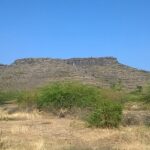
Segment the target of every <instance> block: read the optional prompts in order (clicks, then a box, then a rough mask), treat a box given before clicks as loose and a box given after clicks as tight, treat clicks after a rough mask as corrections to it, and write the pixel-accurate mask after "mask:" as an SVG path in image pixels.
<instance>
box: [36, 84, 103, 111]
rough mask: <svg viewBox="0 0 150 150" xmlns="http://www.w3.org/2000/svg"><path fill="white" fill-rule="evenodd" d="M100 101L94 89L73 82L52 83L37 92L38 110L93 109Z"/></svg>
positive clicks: (96, 89)
mask: <svg viewBox="0 0 150 150" xmlns="http://www.w3.org/2000/svg"><path fill="white" fill-rule="evenodd" d="M101 100H102V98H101V95H100V91H99V89H98V88H96V87H92V86H89V85H83V84H80V83H75V82H61V83H60V82H57V83H52V84H50V85H48V86H46V87H44V88H42V89H41V90H40V92H39V97H38V101H37V105H38V107H39V108H55V109H60V108H67V109H71V108H73V107H80V108H88V107H89V108H93V107H95V106H96V105H97V104H98V103H99V102H100V101H101Z"/></svg>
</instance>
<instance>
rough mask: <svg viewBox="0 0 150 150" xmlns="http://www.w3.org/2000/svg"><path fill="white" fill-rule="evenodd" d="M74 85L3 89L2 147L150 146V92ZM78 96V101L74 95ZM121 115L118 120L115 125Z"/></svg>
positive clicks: (105, 149)
mask: <svg viewBox="0 0 150 150" xmlns="http://www.w3.org/2000/svg"><path fill="white" fill-rule="evenodd" d="M69 84H70V83H69ZM53 86H54V87H55V89H53ZM62 87H63V88H62ZM70 87H71V86H68V84H67V85H66V84H65V85H64V84H63V85H57V86H55V85H52V86H48V87H44V88H42V92H41V89H40V92H41V93H37V91H31V92H23V93H21V94H20V93H16V92H15V94H14V93H12V92H11V93H10V92H8V94H7V92H5V93H2V92H1V104H0V149H1V150H149V149H150V109H149V108H150V107H149V95H148V93H149V92H145V91H144V92H141V91H140V92H137V91H135V92H131V93H128V94H127V93H124V92H122V91H116V90H114V89H97V88H95V87H94V88H93V87H89V86H85V85H83V86H82V85H80V84H79V85H78V84H75V86H74V85H72V87H71V88H70ZM45 88H46V89H45ZM52 89H53V90H52ZM49 91H51V92H49ZM98 94H100V95H98ZM39 98H40V99H39ZM76 98H77V99H78V101H77V102H78V103H76V101H74V100H76ZM60 99H61V100H62V101H60ZM107 100H109V101H107ZM104 101H105V103H103V102H104ZM114 101H115V102H114ZM91 102H92V103H91ZM116 102H117V105H116ZM94 104H96V105H94ZM118 104H119V105H118ZM120 105H122V107H120ZM74 106H76V107H74ZM52 108H53V109H54V110H53V111H51V110H52ZM116 108H117V109H118V110H116ZM121 110H122V113H120V112H121ZM60 112H64V116H60ZM91 112H92V113H91ZM118 112H119V113H118ZM88 114H92V117H93V114H94V117H95V116H96V118H94V119H93V118H92V119H93V120H92V121H94V125H93V124H92V126H89V122H88V121H86V120H85V119H83V118H84V117H85V115H88ZM95 114H96V115H95ZM118 115H119V119H118ZM120 115H121V116H122V119H121V120H120ZM83 116H84V117H83ZM116 117H117V126H116V124H115V126H114V124H113V123H114V121H116ZM95 119H96V120H95ZM95 121H96V123H98V126H97V125H96V126H95ZM101 123H102V126H101ZM115 123H116V122H115ZM109 125H111V126H109ZM112 125H113V126H112ZM97 127H98V128H97Z"/></svg>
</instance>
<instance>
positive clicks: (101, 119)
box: [88, 101, 122, 128]
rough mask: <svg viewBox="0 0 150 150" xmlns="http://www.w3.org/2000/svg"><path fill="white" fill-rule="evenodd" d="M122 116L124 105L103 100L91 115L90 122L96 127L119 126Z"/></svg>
mask: <svg viewBox="0 0 150 150" xmlns="http://www.w3.org/2000/svg"><path fill="white" fill-rule="evenodd" d="M121 118H122V105H121V104H119V103H115V102H112V101H109V102H108V101H105V102H102V103H101V105H99V106H98V107H97V108H96V109H95V110H94V111H93V112H92V113H91V114H90V116H89V118H88V123H89V125H90V126H95V127H108V128H110V127H118V126H119V124H120V122H121Z"/></svg>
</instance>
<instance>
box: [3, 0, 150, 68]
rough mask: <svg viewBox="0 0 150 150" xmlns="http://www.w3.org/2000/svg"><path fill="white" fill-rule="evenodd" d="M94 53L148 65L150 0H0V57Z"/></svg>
mask: <svg viewBox="0 0 150 150" xmlns="http://www.w3.org/2000/svg"><path fill="white" fill-rule="evenodd" d="M91 56H92V57H104V56H113V57H117V58H118V60H119V61H120V62H121V63H124V64H127V65H130V66H133V67H137V68H139V69H146V70H150V0H0V63H4V64H10V63H12V62H13V61H14V60H15V59H18V58H26V57H52V58H70V57H91Z"/></svg>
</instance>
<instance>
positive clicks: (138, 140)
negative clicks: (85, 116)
mask: <svg viewBox="0 0 150 150" xmlns="http://www.w3.org/2000/svg"><path fill="white" fill-rule="evenodd" d="M0 115H1V116H0V120H1V121H0V129H1V132H0V149H1V150H149V149H150V128H148V127H145V126H131V127H120V128H119V129H96V128H88V127H87V126H86V124H85V123H84V122H83V121H81V120H77V119H70V118H62V119H60V118H58V117H54V116H48V115H42V114H39V113H38V112H37V111H33V112H30V113H28V112H17V113H14V114H8V113H7V112H5V111H1V112H0Z"/></svg>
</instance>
